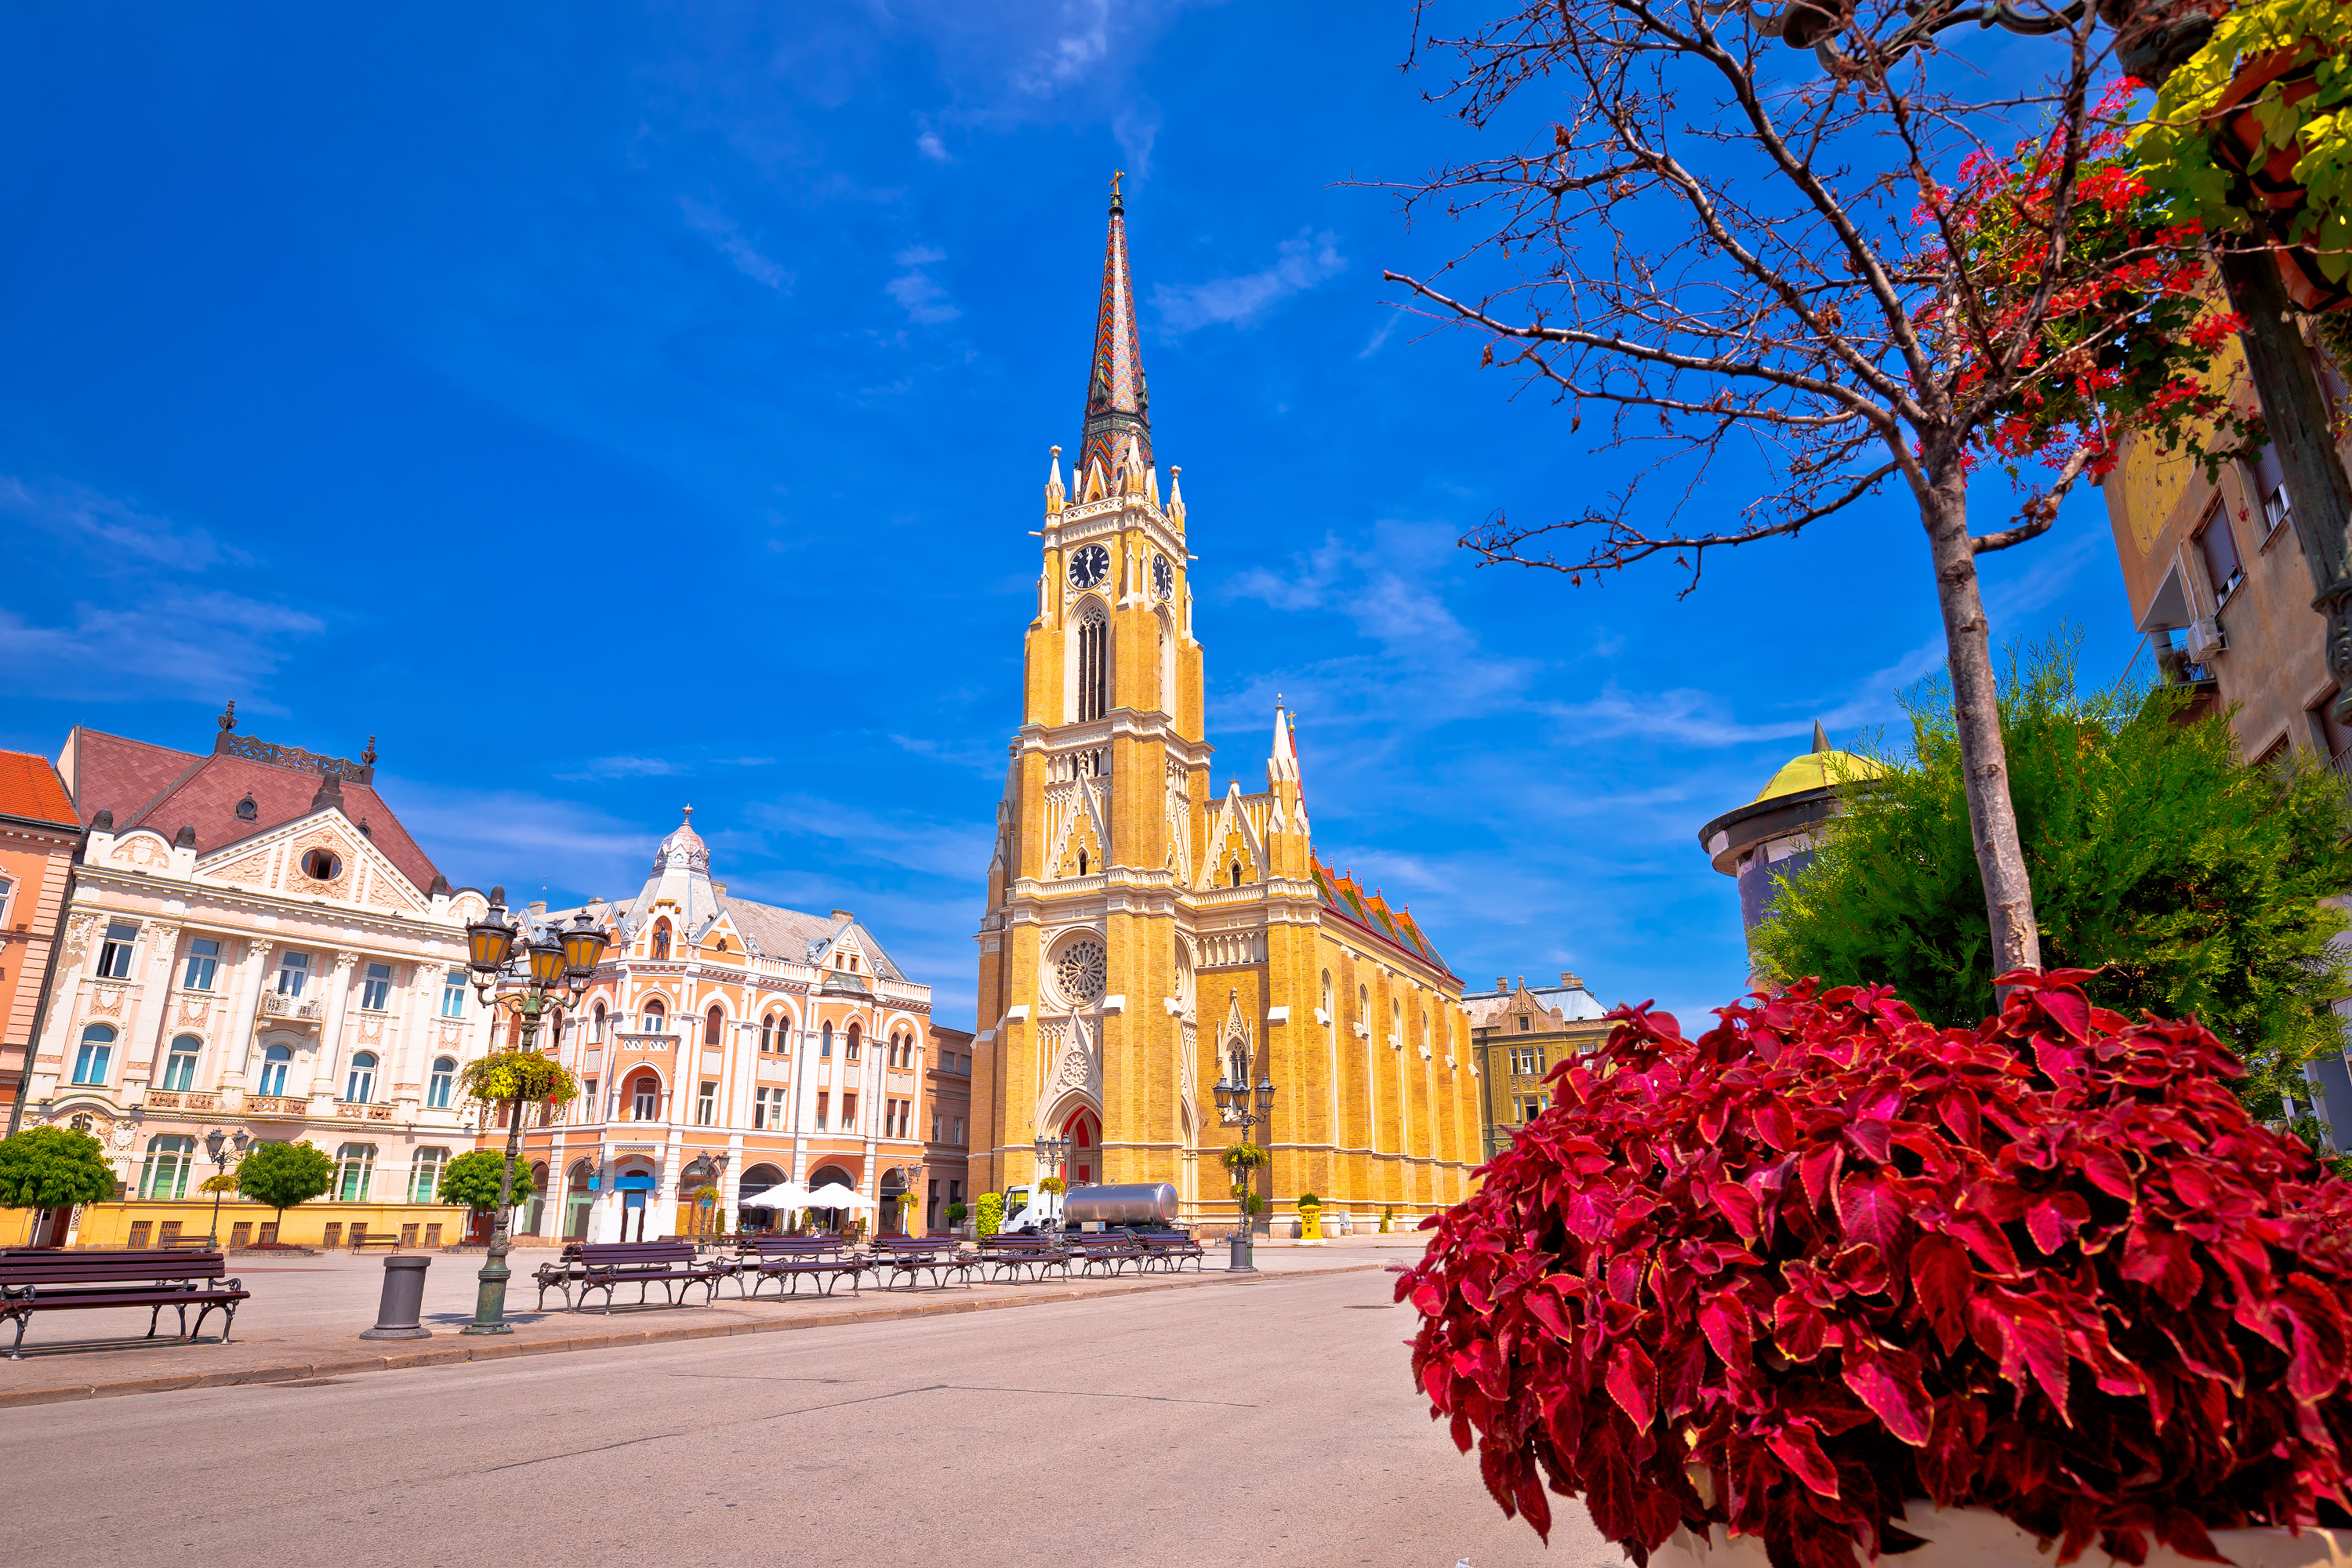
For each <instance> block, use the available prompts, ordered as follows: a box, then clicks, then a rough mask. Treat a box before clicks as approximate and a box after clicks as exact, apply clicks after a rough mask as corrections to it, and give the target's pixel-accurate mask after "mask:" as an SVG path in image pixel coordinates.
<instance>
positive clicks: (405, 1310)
mask: <svg viewBox="0 0 2352 1568" xmlns="http://www.w3.org/2000/svg"><path fill="white" fill-rule="evenodd" d="M432 1267H433V1259H432V1258H430V1257H429V1256H423V1255H420V1256H416V1257H409V1256H406V1255H404V1254H401V1253H397V1252H395V1253H394V1254H393V1255H392V1256H391V1257H389V1258H385V1259H384V1260H383V1300H380V1301H378V1302H377V1303H376V1309H375V1327H374V1328H372V1329H370V1330H368V1331H366V1332H365V1333H363V1334H362V1335H361V1336H360V1338H362V1339H363V1340H429V1339H431V1338H432V1337H433V1331H432V1330H431V1329H428V1328H425V1326H424V1325H423V1324H421V1323H419V1322H418V1321H417V1319H418V1318H419V1317H420V1316H421V1315H422V1313H423V1311H424V1309H425V1270H426V1269H427V1268H432Z"/></svg>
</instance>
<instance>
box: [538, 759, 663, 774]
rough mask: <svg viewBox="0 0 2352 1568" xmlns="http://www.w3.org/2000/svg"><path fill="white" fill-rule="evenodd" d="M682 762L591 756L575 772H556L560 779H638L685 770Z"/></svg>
mask: <svg viewBox="0 0 2352 1568" xmlns="http://www.w3.org/2000/svg"><path fill="white" fill-rule="evenodd" d="M687 771H688V769H687V767H686V765H685V764H684V763H673V762H670V761H669V760H667V758H663V757H591V758H590V759H589V760H588V761H587V762H586V763H583V764H582V766H581V767H580V769H579V771H578V772H576V773H558V774H556V775H555V776H556V777H557V778H560V779H639V778H663V777H668V776H671V775H674V774H677V773H685V772H687Z"/></svg>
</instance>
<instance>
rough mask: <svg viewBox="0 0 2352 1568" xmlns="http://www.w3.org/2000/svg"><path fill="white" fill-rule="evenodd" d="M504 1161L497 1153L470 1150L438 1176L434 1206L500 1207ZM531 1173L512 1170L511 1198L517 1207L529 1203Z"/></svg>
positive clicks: (527, 1169)
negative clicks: (441, 1204)
mask: <svg viewBox="0 0 2352 1568" xmlns="http://www.w3.org/2000/svg"><path fill="white" fill-rule="evenodd" d="M506 1172H507V1157H506V1155H505V1154H504V1153H502V1152H499V1150H496V1149H473V1150H468V1151H467V1152H465V1153H463V1154H460V1155H458V1156H457V1158H456V1159H454V1160H452V1161H450V1162H449V1163H448V1165H447V1166H446V1168H444V1169H443V1171H442V1173H441V1190H440V1191H439V1192H437V1193H436V1194H434V1201H435V1202H436V1203H445V1204H457V1205H462V1206H464V1207H466V1208H469V1209H484V1210H488V1209H494V1208H497V1207H498V1206H499V1180H500V1179H501V1178H503V1177H504V1176H505V1175H506ZM532 1190H533V1189H532V1187H531V1184H530V1167H529V1166H526V1165H518V1166H516V1167H515V1173H514V1196H513V1199H512V1201H513V1202H515V1203H518V1204H524V1203H529V1202H530V1194H531V1192H532Z"/></svg>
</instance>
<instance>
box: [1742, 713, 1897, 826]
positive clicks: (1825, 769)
mask: <svg viewBox="0 0 2352 1568" xmlns="http://www.w3.org/2000/svg"><path fill="white" fill-rule="evenodd" d="M1885 773H1886V769H1885V765H1884V764H1883V763H1874V762H1873V761H1871V760H1870V759H1869V758H1868V757H1858V756H1856V755H1854V754H1853V752H1833V751H1832V750H1831V749H1830V738H1829V733H1828V731H1824V730H1823V729H1822V726H1821V723H1820V721H1818V720H1817V721H1814V724H1813V749H1812V750H1811V751H1810V752H1798V753H1797V754H1796V755H1795V756H1793V757H1790V759H1789V760H1788V761H1787V762H1785V763H1781V764H1780V772H1779V773H1774V774H1773V775H1772V777H1771V778H1770V780H1769V781H1768V782H1767V783H1766V784H1765V785H1764V787H1763V788H1762V789H1760V790H1759V791H1757V792H1756V798H1755V800H1753V801H1750V802H1749V803H1748V804H1749V805H1761V804H1762V803H1764V802H1765V801H1768V800H1778V799H1780V797H1781V796H1783V795H1802V794H1803V793H1804V792H1805V791H1807V790H1811V789H1826V788H1829V787H1830V786H1832V785H1834V784H1854V783H1857V782H1859V781H1860V780H1863V779H1874V778H1883V777H1885Z"/></svg>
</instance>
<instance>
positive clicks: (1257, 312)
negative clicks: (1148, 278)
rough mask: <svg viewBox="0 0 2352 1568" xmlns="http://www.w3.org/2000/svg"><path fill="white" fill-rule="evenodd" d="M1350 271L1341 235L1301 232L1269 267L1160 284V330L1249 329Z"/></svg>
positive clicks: (1155, 299) (1155, 300)
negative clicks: (1283, 305) (1270, 312)
mask: <svg viewBox="0 0 2352 1568" xmlns="http://www.w3.org/2000/svg"><path fill="white" fill-rule="evenodd" d="M1347 268H1348V258H1346V257H1344V256H1341V255H1340V254H1339V241H1338V237H1337V236H1335V235H1333V234H1332V233H1330V232H1329V231H1328V230H1325V231H1324V232H1322V233H1320V234H1317V233H1314V232H1311V231H1309V230H1307V229H1301V230H1299V231H1298V236H1297V238H1295V239H1286V240H1284V241H1283V242H1282V244H1281V246H1280V247H1278V249H1277V253H1276V260H1275V263H1274V265H1273V266H1271V267H1267V268H1261V269H1260V270H1258V271H1256V272H1251V273H1245V274H1244V275H1243V276H1241V277H1238V278H1213V279H1209V281H1207V282H1205V283H1188V284H1181V285H1171V284H1167V283H1162V284H1160V285H1159V286H1158V287H1156V288H1154V289H1152V290H1151V302H1152V304H1153V305H1154V306H1155V307H1157V308H1158V310H1159V311H1160V326H1161V328H1162V329H1163V330H1165V331H1170V332H1189V331H1192V330H1193V329H1194V328H1196V327H1208V326H1218V325H1228V324H1229V325H1233V326H1247V325H1248V324H1249V323H1250V322H1251V321H1255V320H1256V319H1257V318H1258V317H1259V316H1262V315H1264V314H1265V312H1266V311H1267V310H1271V309H1273V308H1274V307H1275V306H1276V305H1277V304H1279V303H1281V302H1282V301H1283V300H1287V299H1288V298H1290V296H1292V295H1293V294H1297V293H1300V292H1303V291H1304V290H1306V289H1312V288H1314V287H1315V286H1316V285H1317V284H1318V283H1322V282H1325V281H1327V280H1328V279H1333V278H1337V277H1338V276H1339V274H1340V273H1342V272H1344V271H1346V270H1347Z"/></svg>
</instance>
